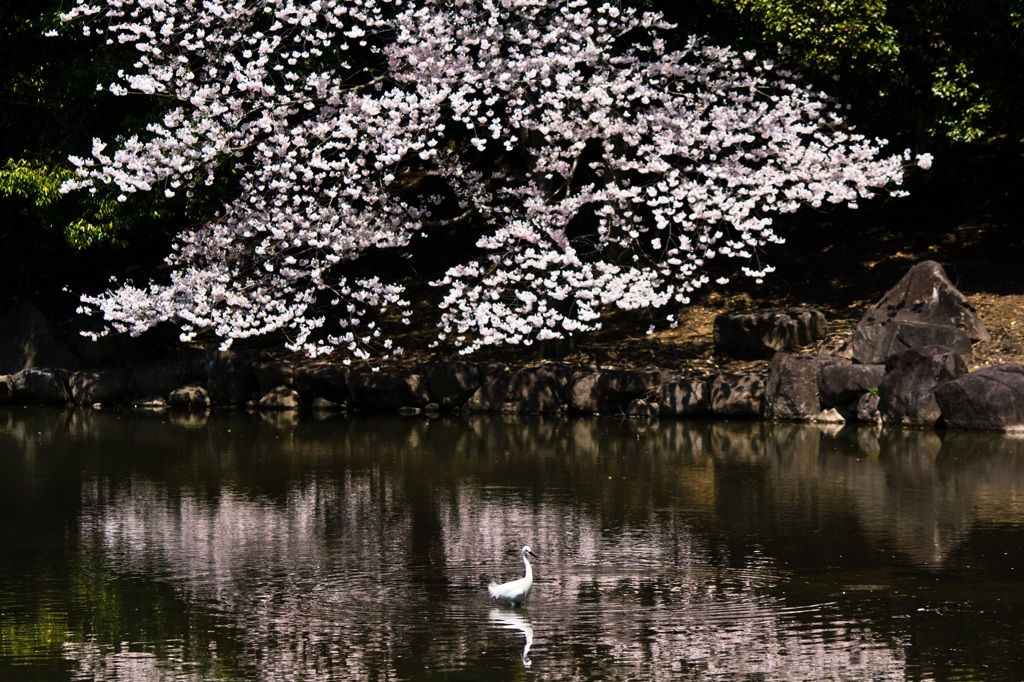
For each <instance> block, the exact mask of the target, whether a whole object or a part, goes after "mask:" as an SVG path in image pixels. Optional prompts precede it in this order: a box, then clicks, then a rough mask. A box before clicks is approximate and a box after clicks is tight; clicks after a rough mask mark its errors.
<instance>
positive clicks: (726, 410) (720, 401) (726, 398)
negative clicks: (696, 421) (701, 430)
mask: <svg viewBox="0 0 1024 682" xmlns="http://www.w3.org/2000/svg"><path fill="white" fill-rule="evenodd" d="M764 388H765V380H764V377H763V376H761V375H759V374H716V375H714V376H712V377H711V379H710V382H709V391H710V401H709V410H710V412H711V414H713V415H715V416H718V417H742V418H754V417H760V416H761V414H762V412H763V409H764Z"/></svg>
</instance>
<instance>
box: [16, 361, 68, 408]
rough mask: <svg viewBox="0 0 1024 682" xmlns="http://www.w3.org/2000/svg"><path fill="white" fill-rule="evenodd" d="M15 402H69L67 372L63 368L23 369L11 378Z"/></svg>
mask: <svg viewBox="0 0 1024 682" xmlns="http://www.w3.org/2000/svg"><path fill="white" fill-rule="evenodd" d="M11 383H12V388H13V392H14V400H15V402H19V403H23V404H27V405H60V404H64V403H68V402H71V392H70V391H69V390H68V379H67V372H66V371H65V370H63V369H23V370H21V371H20V372H18V373H17V374H15V375H14V376H13V377H12V378H11Z"/></svg>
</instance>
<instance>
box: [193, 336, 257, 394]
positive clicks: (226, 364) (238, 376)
mask: <svg viewBox="0 0 1024 682" xmlns="http://www.w3.org/2000/svg"><path fill="white" fill-rule="evenodd" d="M203 369H204V371H205V373H206V390H207V392H208V393H209V395H210V402H211V404H214V405H245V404H246V403H248V402H250V401H252V400H255V399H257V398H258V397H259V386H258V385H257V384H256V374H255V373H254V372H253V370H252V361H251V359H250V357H249V354H248V353H245V352H243V351H234V350H216V349H210V350H207V351H206V354H205V355H204V357H203Z"/></svg>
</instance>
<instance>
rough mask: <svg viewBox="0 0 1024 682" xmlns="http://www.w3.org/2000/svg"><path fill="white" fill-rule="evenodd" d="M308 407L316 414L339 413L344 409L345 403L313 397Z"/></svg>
mask: <svg viewBox="0 0 1024 682" xmlns="http://www.w3.org/2000/svg"><path fill="white" fill-rule="evenodd" d="M309 409H310V411H311V412H313V413H318V414H332V413H341V412H344V411H345V405H344V404H343V403H336V402H334V401H332V400H328V399H327V398H313V402H312V403H310V405H309Z"/></svg>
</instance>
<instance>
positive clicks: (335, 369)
mask: <svg viewBox="0 0 1024 682" xmlns="http://www.w3.org/2000/svg"><path fill="white" fill-rule="evenodd" d="M349 374H350V372H349V369H348V368H347V367H345V366H343V365H335V364H330V363H316V364H313V365H302V366H299V367H296V368H295V375H294V382H295V388H296V389H297V390H298V392H299V393H301V394H302V397H303V398H305V399H306V400H309V401H312V400H315V399H316V398H324V399H326V400H330V401H331V402H334V403H344V402H346V401H347V400H348V397H349V396H348V377H349Z"/></svg>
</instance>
